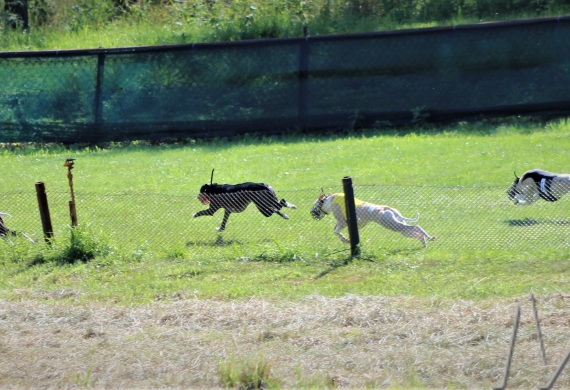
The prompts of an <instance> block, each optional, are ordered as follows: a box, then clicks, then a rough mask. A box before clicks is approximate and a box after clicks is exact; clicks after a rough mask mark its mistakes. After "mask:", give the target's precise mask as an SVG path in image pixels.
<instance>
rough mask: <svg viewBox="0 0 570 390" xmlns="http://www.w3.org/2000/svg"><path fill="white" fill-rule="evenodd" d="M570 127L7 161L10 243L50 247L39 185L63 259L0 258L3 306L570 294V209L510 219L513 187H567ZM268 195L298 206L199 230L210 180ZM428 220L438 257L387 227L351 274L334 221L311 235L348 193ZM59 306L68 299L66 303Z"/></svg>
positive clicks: (1, 198)
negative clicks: (544, 181)
mask: <svg viewBox="0 0 570 390" xmlns="http://www.w3.org/2000/svg"><path fill="white" fill-rule="evenodd" d="M569 150H570V123H569V122H568V121H566V120H557V121H554V122H550V123H540V122H536V123H534V122H524V123H515V122H513V123H506V124H505V123H502V124H500V123H479V124H460V125H456V126H453V127H447V128H437V129H435V128H425V129H408V130H398V131H397V130H394V129H383V130H369V131H363V132H346V133H344V134H325V135H320V136H317V135H290V136H283V137H253V136H248V137H240V138H236V139H230V140H228V139H216V140H188V141H187V142H184V143H178V144H165V145H154V146H150V145H147V144H145V143H133V144H131V145H128V146H125V145H109V146H108V147H105V148H87V147H85V148H82V147H78V146H74V147H71V148H70V149H63V148H61V147H59V146H55V145H44V146H43V147H42V148H38V147H31V146H26V145H24V146H22V147H19V148H15V149H14V148H13V147H10V148H8V147H6V148H4V149H2V154H1V155H0V159H1V161H2V166H3V175H2V176H1V177H0V186H1V187H0V188H2V190H1V191H0V202H1V203H0V211H5V212H9V213H11V214H12V215H13V217H12V218H9V219H8V218H7V219H6V222H7V223H9V224H10V225H11V226H12V227H14V228H17V229H19V230H23V231H26V232H27V233H28V234H31V235H32V236H33V237H36V238H41V224H40V222H39V215H38V211H37V203H35V202H36V200H35V196H36V195H35V189H34V183H35V182H37V181H44V182H45V183H46V187H47V190H48V198H49V200H50V211H51V213H52V217H53V221H54V230H55V239H56V240H55V245H54V248H53V249H51V250H50V249H49V248H48V247H47V246H46V245H45V244H43V243H42V242H41V240H40V243H38V244H37V245H30V244H29V243H27V242H25V241H24V240H21V239H19V238H16V239H11V240H9V241H2V242H0V261H1V262H2V267H1V268H0V294H1V295H0V297H2V298H6V299H13V298H17V297H21V296H22V295H24V296H26V297H41V296H44V295H45V294H49V293H51V292H54V291H60V292H61V291H67V292H69V296H73V297H74V298H76V299H81V300H89V301H93V300H97V301H101V302H116V303H119V304H127V305H128V304H141V303H147V302H151V301H155V300H157V299H158V300H171V299H177V298H178V297H181V296H187V297H188V296H191V297H198V298H247V297H252V296H257V297H280V298H292V299H297V298H300V297H303V296H307V295H310V294H321V295H328V296H331V297H336V296H344V295H345V294H358V295H385V296H402V295H404V296H416V297H432V296H438V297H446V298H469V299H481V298H488V297H512V296H517V295H521V294H525V293H528V292H531V291H534V292H538V293H540V294H550V293H553V292H561V291H566V290H568V284H569V282H570V276H569V275H568V272H567V271H568V270H569V263H568V260H569V259H570V252H569V250H568V239H567V237H568V233H570V231H569V229H570V228H569V226H570V224H569V223H567V216H568V212H570V206H568V204H570V203H569V202H570V198H568V199H564V198H563V199H562V200H561V201H560V202H557V203H556V204H547V203H546V202H542V203H541V202H539V203H537V204H536V205H533V206H529V207H515V206H514V205H512V204H511V203H510V202H509V201H508V199H507V197H506V194H505V191H506V189H507V188H508V186H509V185H510V184H511V183H512V181H513V179H514V175H513V171H515V170H516V171H517V173H518V174H519V175H521V174H522V173H523V172H524V171H525V170H528V169H532V168H542V169H545V170H549V171H553V172H558V173H565V172H569V171H570V164H569V163H568V161H569V159H568V153H569V152H568V151H569ZM66 158H75V159H76V163H75V169H74V171H73V174H74V185H75V191H76V197H77V202H78V213H79V222H80V227H81V229H82V231H83V234H84V235H85V237H87V238H88V240H90V242H92V243H93V245H94V246H95V247H96V248H97V253H98V255H97V256H95V258H94V259H92V260H90V261H88V262H86V263H84V262H80V261H79V262H76V263H73V264H61V263H59V262H57V260H56V258H55V257H54V256H56V255H57V254H58V253H59V252H58V251H62V250H65V248H67V247H68V246H69V229H68V227H67V225H68V224H69V216H68V209H67V201H68V200H69V187H68V182H67V176H66V175H67V171H66V169H65V168H64V167H63V166H62V164H63V162H64V161H65V159H66ZM213 168H215V173H214V182H218V183H238V182H245V181H255V182H265V183H269V184H271V185H272V186H273V188H274V189H275V190H276V192H277V195H278V196H279V197H280V198H285V199H287V200H288V201H290V202H291V203H294V204H296V205H297V207H298V209H297V210H286V211H285V212H286V213H287V214H288V215H289V216H290V217H291V219H290V220H288V221H286V220H283V219H281V218H279V217H278V216H273V217H271V218H268V219H265V218H263V217H262V216H261V215H260V214H259V213H257V211H256V210H255V208H254V207H253V206H251V207H250V208H249V209H248V210H247V211H246V212H244V213H243V214H239V215H232V217H231V218H230V221H229V224H228V229H227V231H226V232H224V233H223V234H219V233H217V232H216V231H215V229H214V228H215V227H216V226H219V223H220V222H221V218H222V212H221V211H219V212H218V213H217V214H216V215H215V216H214V217H203V218H200V219H193V218H192V214H193V213H195V212H196V211H199V210H201V209H203V208H204V206H203V205H201V204H200V203H199V202H198V201H197V199H196V194H197V193H198V190H199V188H200V186H201V185H203V184H205V183H207V182H208V181H209V180H210V173H211V170H212V169H213ZM344 176H351V177H352V178H353V181H354V185H355V193H356V196H357V197H359V198H361V199H363V200H368V201H371V202H374V203H381V204H388V205H391V206H394V207H397V208H398V209H399V210H400V211H402V213H403V214H404V215H406V216H414V215H415V213H416V212H419V213H420V214H421V218H420V221H419V223H420V225H421V226H422V227H423V228H425V229H426V230H427V231H428V232H429V233H430V234H432V235H435V236H437V241H435V242H430V243H429V244H428V248H427V249H424V248H422V247H421V244H420V243H419V241H417V240H413V239H409V238H405V237H402V236H400V235H398V234H396V233H394V232H389V231H386V230H385V229H382V228H380V227H379V226H367V227H366V228H364V229H363V230H362V231H361V238H362V256H361V257H360V258H359V259H352V260H350V259H349V253H348V252H347V250H346V245H344V244H342V243H341V242H340V241H339V240H338V239H337V237H335V236H334V234H333V232H332V228H333V225H334V220H333V219H332V217H328V218H325V219H324V220H322V221H314V220H312V219H311V217H310V215H309V210H310V208H311V206H312V204H313V202H314V201H315V199H316V198H317V196H318V194H319V193H320V190H321V188H323V189H324V190H325V191H326V192H337V191H342V186H341V179H342V177H344ZM64 295H65V294H64Z"/></svg>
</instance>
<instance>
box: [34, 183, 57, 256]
mask: <svg viewBox="0 0 570 390" xmlns="http://www.w3.org/2000/svg"><path fill="white" fill-rule="evenodd" d="M36 193H37V196H38V206H39V208H40V218H41V219H42V228H43V230H44V240H45V242H46V243H47V244H48V245H51V239H52V238H53V227H52V225H51V217H50V214H49V206H48V201H47V194H46V187H45V184H44V182H42V181H39V182H37V183H36Z"/></svg>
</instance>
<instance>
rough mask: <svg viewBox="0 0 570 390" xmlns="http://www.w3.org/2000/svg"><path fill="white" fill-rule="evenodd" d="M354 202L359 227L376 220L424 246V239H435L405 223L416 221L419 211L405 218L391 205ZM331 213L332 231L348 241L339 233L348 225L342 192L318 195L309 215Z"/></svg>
mask: <svg viewBox="0 0 570 390" xmlns="http://www.w3.org/2000/svg"><path fill="white" fill-rule="evenodd" d="M354 202H355V205H356V219H357V221H358V227H359V228H361V227H364V226H365V225H366V224H368V222H376V223H377V224H378V225H380V226H382V227H385V228H386V229H389V230H393V231H395V232H398V233H401V234H402V235H404V236H406V237H410V238H417V239H418V240H420V241H421V243H422V245H423V246H424V248H425V247H427V243H426V239H427V240H429V241H434V240H435V239H436V237H432V236H430V235H429V234H427V233H426V232H425V230H423V229H422V228H421V227H420V226H418V225H408V224H407V222H417V221H418V220H419V218H420V215H419V213H416V217H415V218H405V217H403V216H402V214H400V212H399V211H398V210H396V209H395V208H393V207H389V206H383V205H376V204H373V203H368V202H363V201H361V200H358V199H354ZM331 213H332V214H333V215H334V217H335V218H336V224H335V226H334V233H335V234H336V235H337V236H338V237H339V238H340V239H341V241H342V242H345V243H348V242H350V241H349V239H348V238H346V237H345V236H344V234H342V233H341V230H342V229H344V228H345V227H347V226H348V223H347V220H346V206H345V199H344V194H342V193H338V194H329V195H325V194H324V193H323V194H321V195H319V198H318V199H317V200H316V202H315V204H314V206H313V208H312V209H311V216H312V217H313V218H314V219H316V220H320V219H323V218H324V217H325V216H326V215H328V214H331Z"/></svg>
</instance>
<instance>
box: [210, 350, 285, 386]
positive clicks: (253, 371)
mask: <svg viewBox="0 0 570 390" xmlns="http://www.w3.org/2000/svg"><path fill="white" fill-rule="evenodd" d="M218 376H219V378H220V382H221V385H222V386H224V387H226V388H228V387H229V388H237V389H243V390H252V389H266V388H268V387H276V386H275V385H276V382H275V380H274V379H273V378H272V374H271V363H270V362H269V361H267V360H266V359H265V358H264V356H263V354H262V353H260V354H258V355H257V356H254V357H250V358H247V359H246V360H245V361H241V360H240V359H239V358H238V357H237V356H231V357H230V358H228V360H226V361H225V362H222V363H220V364H219V365H218Z"/></svg>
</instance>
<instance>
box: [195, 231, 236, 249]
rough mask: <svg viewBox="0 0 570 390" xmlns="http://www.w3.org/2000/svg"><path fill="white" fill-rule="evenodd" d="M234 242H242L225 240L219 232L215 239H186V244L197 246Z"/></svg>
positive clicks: (231, 243)
mask: <svg viewBox="0 0 570 390" xmlns="http://www.w3.org/2000/svg"><path fill="white" fill-rule="evenodd" d="M234 244H237V245H241V244H243V243H242V242H241V241H239V240H225V239H224V237H223V236H222V235H221V234H218V237H216V239H215V240H213V241H212V240H199V241H188V242H187V243H186V246H187V247H190V246H194V245H198V246H211V247H217V246H228V245H234Z"/></svg>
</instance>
